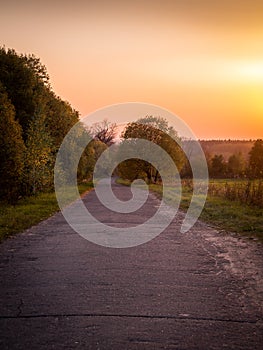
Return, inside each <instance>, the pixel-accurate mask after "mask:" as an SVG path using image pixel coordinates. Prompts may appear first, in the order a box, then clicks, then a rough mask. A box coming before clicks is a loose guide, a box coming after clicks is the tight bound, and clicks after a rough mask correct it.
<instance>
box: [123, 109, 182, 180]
mask: <svg viewBox="0 0 263 350" xmlns="http://www.w3.org/2000/svg"><path fill="white" fill-rule="evenodd" d="M159 127H160V128H162V129H163V130H162V129H159ZM168 133H169V134H172V135H173V136H174V135H177V133H176V131H175V130H174V129H173V128H172V127H169V126H168V122H167V121H166V120H165V119H163V118H161V117H152V116H146V117H145V118H140V119H139V120H138V121H137V122H133V123H130V124H128V125H127V127H126V129H125V130H124V132H123V134H122V137H123V138H124V140H128V139H131V140H130V141H129V143H127V142H124V143H122V144H120V151H122V152H123V151H126V150H125V149H123V148H125V147H126V149H127V148H129V147H132V145H133V144H134V145H135V144H136V142H137V141H136V140H137V139H145V140H148V141H150V142H153V143H155V144H157V145H158V146H160V147H161V148H162V149H163V150H164V151H165V152H166V153H167V154H169V156H170V157H171V158H172V160H173V161H174V163H175V164H176V166H177V169H178V171H180V170H181V169H182V167H183V165H184V162H185V157H184V153H183V151H182V149H181V147H180V146H179V144H178V143H179V142H180V140H179V138H178V137H177V140H178V142H176V140H174V139H173V138H172V137H171V136H170V135H169V134H168ZM127 152H128V149H127ZM118 171H119V173H120V175H121V176H122V177H126V178H129V179H131V180H134V179H135V178H147V181H148V182H149V183H151V182H153V183H156V182H157V181H159V180H160V174H159V171H158V170H157V169H156V168H155V167H154V166H153V165H151V164H150V163H149V162H147V161H145V160H142V159H139V158H133V159H128V160H126V161H124V162H122V163H121V164H120V165H119V167H118Z"/></svg>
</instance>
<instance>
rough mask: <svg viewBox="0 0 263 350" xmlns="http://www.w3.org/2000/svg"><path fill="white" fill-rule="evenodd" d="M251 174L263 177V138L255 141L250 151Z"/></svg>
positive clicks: (253, 176) (255, 176)
mask: <svg viewBox="0 0 263 350" xmlns="http://www.w3.org/2000/svg"><path fill="white" fill-rule="evenodd" d="M249 175H250V176H251V177H252V178H263V140H261V139H258V140H256V141H255V143H254V145H253V147H252V149H251V151H250V152H249Z"/></svg>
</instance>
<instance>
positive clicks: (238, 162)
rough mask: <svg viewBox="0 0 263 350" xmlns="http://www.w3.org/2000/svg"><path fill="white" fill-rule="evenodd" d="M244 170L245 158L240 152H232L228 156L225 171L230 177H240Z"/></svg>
mask: <svg viewBox="0 0 263 350" xmlns="http://www.w3.org/2000/svg"><path fill="white" fill-rule="evenodd" d="M244 171H245V159H244V157H243V156H242V153H241V152H239V153H235V154H232V156H230V157H229V158H228V163H227V173H228V176H230V177H242V176H243V175H244Z"/></svg>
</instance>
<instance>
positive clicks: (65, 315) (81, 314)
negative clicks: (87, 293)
mask: <svg viewBox="0 0 263 350" xmlns="http://www.w3.org/2000/svg"><path fill="white" fill-rule="evenodd" d="M48 317H50V318H54V317H56V318H59V317H61V318H63V317H110V318H112V317H116V318H117V317H118V318H147V319H172V320H189V321H209V322H229V323H247V324H261V323H262V324H263V320H261V319H258V320H238V319H225V318H211V317H192V316H180V315H179V316H173V315H139V314H136V315H132V314H106V313H68V314H37V315H21V313H20V314H18V315H16V316H3V315H2V316H0V320H1V319H30V318H48Z"/></svg>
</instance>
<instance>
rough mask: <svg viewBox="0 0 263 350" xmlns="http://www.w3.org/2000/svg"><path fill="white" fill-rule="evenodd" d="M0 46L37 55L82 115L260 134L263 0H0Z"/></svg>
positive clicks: (207, 132)
mask: <svg viewBox="0 0 263 350" xmlns="http://www.w3.org/2000/svg"><path fill="white" fill-rule="evenodd" d="M0 9H1V10H0V45H5V46H6V47H10V48H14V49H15V50H17V52H19V53H34V54H36V55H37V56H39V57H40V58H41V61H42V62H43V63H44V64H45V65H46V66H47V68H48V71H49V74H50V77H51V84H52V86H53V88H54V90H55V92H56V93H57V94H58V95H59V96H61V97H62V98H64V99H66V100H68V101H69V102H70V103H71V104H72V106H73V107H74V108H75V109H77V110H79V111H80V113H81V115H82V116H86V115H87V114H89V113H90V112H93V111H94V110H96V109H98V108H102V107H104V106H106V105H109V104H115V103H119V102H129V101H138V102H146V103H151V104H155V105H159V106H161V107H164V108H166V109H169V110H170V111H172V112H173V113H175V114H177V115H178V116H179V117H180V118H182V119H183V120H184V121H185V122H186V123H188V125H189V126H190V127H191V128H192V130H193V131H194V133H195V134H196V135H197V137H199V138H236V139H249V138H253V139H254V138H263V2H262V1H261V0H251V1H243V0H234V1H229V0H228V1H226V0H221V1H220V2H216V1H208V0H207V1H204V0H203V1H198V0H185V1H181V0H180V1H177V0H173V1H166V0H162V1H155V0H152V1H146V0H145V1H143V0H141V1H136V0H135V1H111V0H108V1H106V0H105V1H100V0H98V1H88V0H75V1H67V0H63V1H62V0H61V1H56V0H53V1H51V0H45V1H44V0H39V1H32V0H31V1H30V0H20V1H15V0H9V1H3V0H0Z"/></svg>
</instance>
